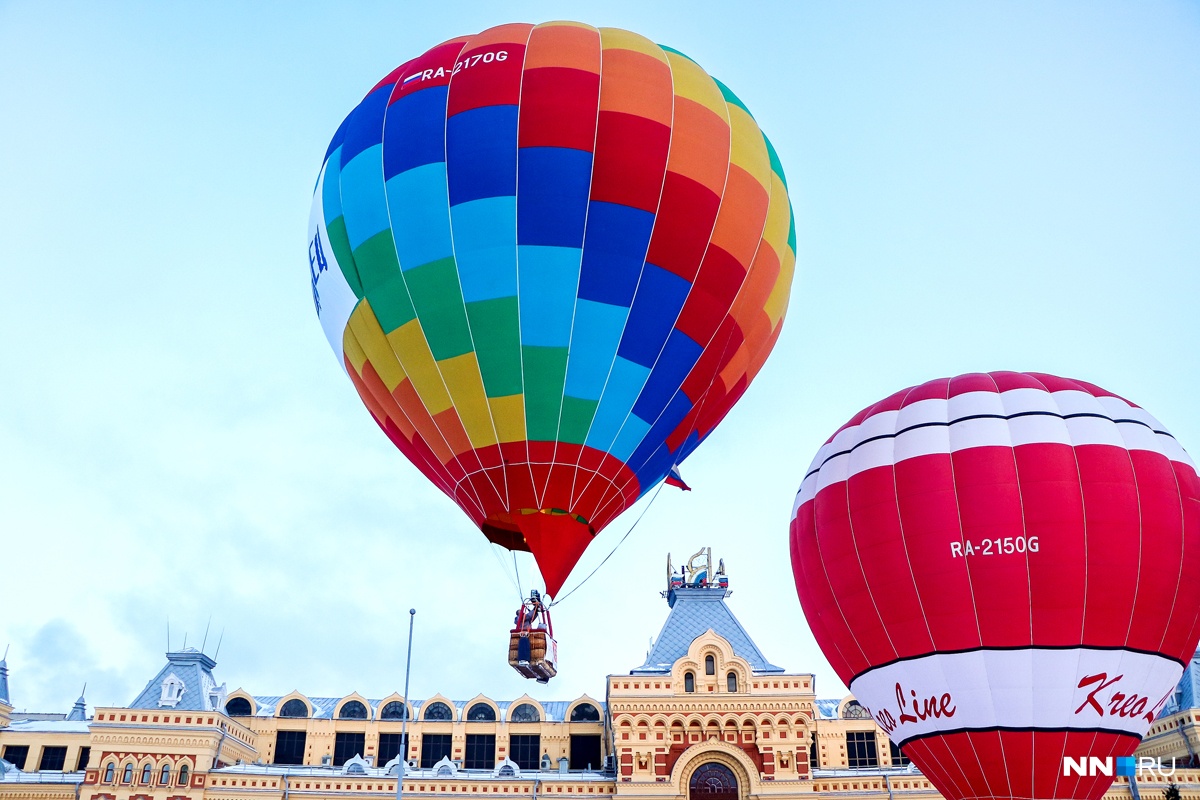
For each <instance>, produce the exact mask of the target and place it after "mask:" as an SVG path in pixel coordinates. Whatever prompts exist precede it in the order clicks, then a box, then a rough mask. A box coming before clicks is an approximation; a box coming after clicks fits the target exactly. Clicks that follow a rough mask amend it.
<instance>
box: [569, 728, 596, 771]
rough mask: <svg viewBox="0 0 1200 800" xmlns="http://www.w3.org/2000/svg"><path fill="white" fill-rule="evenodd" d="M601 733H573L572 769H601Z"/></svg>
mask: <svg viewBox="0 0 1200 800" xmlns="http://www.w3.org/2000/svg"><path fill="white" fill-rule="evenodd" d="M601 766H603V765H602V764H601V761H600V734H593V733H575V734H572V735H571V769H600V767H601Z"/></svg>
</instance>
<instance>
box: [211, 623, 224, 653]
mask: <svg viewBox="0 0 1200 800" xmlns="http://www.w3.org/2000/svg"><path fill="white" fill-rule="evenodd" d="M223 641H225V629H224V628H221V635H220V637H218V638H217V652H215V653H213V661H216V660H217V656H219V655H220V654H221V642H223Z"/></svg>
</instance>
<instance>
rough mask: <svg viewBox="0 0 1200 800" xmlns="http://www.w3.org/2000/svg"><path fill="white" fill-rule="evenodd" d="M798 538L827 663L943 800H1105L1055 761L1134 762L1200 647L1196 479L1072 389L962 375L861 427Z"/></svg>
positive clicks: (818, 487) (1166, 448)
mask: <svg viewBox="0 0 1200 800" xmlns="http://www.w3.org/2000/svg"><path fill="white" fill-rule="evenodd" d="M790 538H791V554H792V569H793V571H794V574H795V578H796V590H797V592H798V594H799V596H800V603H801V605H802V606H803V608H804V613H805V616H806V617H807V618H808V622H809V625H810V626H811V627H812V630H813V633H814V635H815V636H816V639H817V642H818V643H819V645H820V646H821V649H822V650H823V651H824V653H825V655H826V657H828V658H829V660H830V662H831V663H832V664H833V667H834V669H835V670H836V671H837V673H838V675H839V676H840V677H841V679H842V680H843V681H845V682H846V684H847V685H848V686H849V687H850V690H851V691H852V692H853V693H854V696H855V697H856V698H857V699H858V700H859V701H860V702H861V703H862V704H863V705H865V706H866V707H867V708H869V709H870V711H871V713H872V714H873V715H874V717H875V719H876V720H877V721H878V722H879V723H880V725H882V726H883V727H884V729H885V730H887V731H888V733H889V734H890V735H891V737H892V739H893V741H895V742H896V743H897V744H899V745H901V746H903V748H904V751H905V753H906V754H907V755H908V756H909V757H910V758H911V759H912V760H913V761H914V762H916V764H917V765H918V766H919V767H920V768H921V770H922V771H923V772H924V773H925V774H926V775H927V776H928V777H929V779H930V780H931V781H932V782H933V784H934V785H935V786H936V787H937V788H938V790H939V791H941V793H942V794H943V795H945V796H946V797H948V798H953V799H954V800H957V799H958V798H1066V797H1070V798H1098V797H1100V795H1102V794H1103V793H1104V791H1105V790H1106V789H1107V787H1108V786H1109V784H1110V783H1111V782H1112V778H1111V777H1107V776H1105V775H1103V774H1102V773H1098V774H1096V775H1094V776H1088V777H1085V776H1081V775H1079V774H1077V772H1078V771H1079V770H1076V769H1073V768H1071V765H1070V764H1068V765H1067V766H1068V769H1067V772H1068V773H1070V774H1068V775H1064V758H1071V759H1075V760H1078V759H1080V758H1083V757H1091V756H1095V757H1098V758H1102V759H1103V758H1105V757H1120V756H1127V755H1129V754H1131V753H1132V752H1133V750H1134V748H1135V747H1136V746H1137V744H1138V741H1139V739H1140V738H1141V736H1142V735H1143V734H1144V733H1145V732H1146V730H1147V728H1148V726H1149V725H1150V722H1151V721H1152V720H1153V719H1154V717H1155V715H1156V714H1157V712H1158V710H1159V709H1160V708H1161V706H1162V704H1163V703H1164V702H1165V700H1166V699H1167V697H1168V696H1169V694H1170V693H1171V691H1172V690H1173V688H1174V687H1175V685H1176V682H1177V681H1178V680H1179V677H1180V675H1181V674H1182V671H1183V668H1184V664H1185V663H1186V661H1187V660H1188V659H1189V658H1190V657H1191V655H1192V653H1193V652H1194V651H1195V649H1196V643H1197V637H1198V636H1200V627H1198V623H1200V478H1197V474H1196V469H1195V466H1194V465H1193V463H1192V462H1191V460H1190V459H1189V458H1188V456H1187V454H1186V453H1185V452H1184V450H1183V448H1182V447H1180V445H1179V444H1178V443H1177V442H1176V441H1175V439H1174V438H1173V437H1172V436H1171V434H1170V433H1168V432H1167V431H1166V429H1165V428H1164V427H1163V426H1162V425H1161V424H1160V423H1159V422H1158V421H1157V420H1155V419H1154V418H1153V417H1152V416H1150V415H1149V414H1148V413H1146V412H1145V411H1144V410H1142V409H1141V408H1139V407H1138V406H1136V405H1134V404H1132V403H1130V402H1128V401H1126V400H1124V399H1122V398H1120V397H1117V396H1116V395H1114V394H1112V393H1111V392H1107V391H1105V390H1103V389H1101V388H1099V387H1097V386H1093V385H1091V384H1088V383H1083V382H1081V381H1073V380H1067V379H1064V378H1057V377H1054V376H1052V375H1041V374H1032V373H1031V374H1021V373H1013V372H994V373H989V374H972V375H962V376H959V377H957V378H949V379H946V378H943V379H940V380H936V381H930V382H929V383H925V384H922V385H920V386H915V387H912V388H909V389H905V390H904V391H901V392H897V393H896V394H894V395H892V396H891V397H889V398H887V399H886V400H883V401H882V402H879V403H876V404H875V405H873V406H871V407H870V408H867V409H865V410H863V411H862V412H860V413H859V414H857V415H855V416H854V418H853V419H851V420H850V421H849V422H848V423H846V424H845V425H844V426H843V427H842V428H841V429H840V430H838V431H837V433H835V434H834V435H833V437H832V438H830V439H829V441H827V442H826V443H825V445H824V446H823V447H822V448H821V450H820V451H819V452H818V453H817V457H816V459H814V461H813V464H812V467H811V468H810V470H809V471H808V474H807V475H806V476H805V477H804V481H803V483H802V484H801V486H800V492H799V494H798V495H797V497H796V503H795V506H794V508H793V512H792V521H791V537H790ZM1114 760H1115V759H1114ZM1072 763H1077V762H1072Z"/></svg>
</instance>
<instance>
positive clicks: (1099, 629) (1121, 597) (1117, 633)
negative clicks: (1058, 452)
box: [1075, 445, 1140, 647]
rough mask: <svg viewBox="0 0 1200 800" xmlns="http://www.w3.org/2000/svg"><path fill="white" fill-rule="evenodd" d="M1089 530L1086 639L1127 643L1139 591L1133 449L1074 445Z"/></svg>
mask: <svg viewBox="0 0 1200 800" xmlns="http://www.w3.org/2000/svg"><path fill="white" fill-rule="evenodd" d="M1075 461H1076V463H1077V464H1078V465H1079V477H1080V481H1081V483H1082V485H1083V511H1084V522H1085V525H1086V532H1087V594H1086V596H1085V599H1084V604H1085V606H1086V608H1087V612H1086V615H1085V618H1084V623H1083V641H1084V643H1085V644H1087V645H1090V646H1093V647H1095V646H1108V647H1119V646H1124V644H1125V640H1126V638H1127V636H1128V632H1129V613H1130V611H1131V610H1132V609H1133V598H1134V593H1135V592H1136V591H1137V577H1138V573H1137V564H1138V550H1139V549H1140V547H1139V545H1140V542H1139V541H1138V540H1139V530H1140V523H1139V519H1138V495H1137V486H1136V485H1135V484H1134V481H1133V468H1132V467H1131V466H1130V464H1129V454H1128V453H1127V452H1126V451H1125V450H1124V449H1121V448H1117V447H1109V446H1106V445H1083V446H1081V447H1076V448H1075Z"/></svg>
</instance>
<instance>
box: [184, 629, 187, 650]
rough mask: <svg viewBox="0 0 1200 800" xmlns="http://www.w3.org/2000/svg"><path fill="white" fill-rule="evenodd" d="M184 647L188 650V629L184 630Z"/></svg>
mask: <svg viewBox="0 0 1200 800" xmlns="http://www.w3.org/2000/svg"><path fill="white" fill-rule="evenodd" d="M183 649H184V650H187V631H184V632H183Z"/></svg>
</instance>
